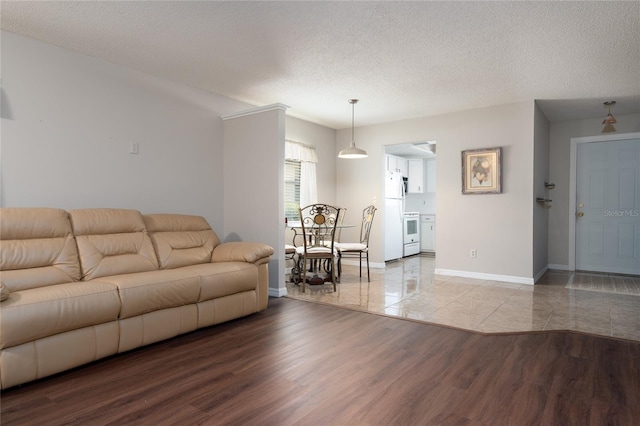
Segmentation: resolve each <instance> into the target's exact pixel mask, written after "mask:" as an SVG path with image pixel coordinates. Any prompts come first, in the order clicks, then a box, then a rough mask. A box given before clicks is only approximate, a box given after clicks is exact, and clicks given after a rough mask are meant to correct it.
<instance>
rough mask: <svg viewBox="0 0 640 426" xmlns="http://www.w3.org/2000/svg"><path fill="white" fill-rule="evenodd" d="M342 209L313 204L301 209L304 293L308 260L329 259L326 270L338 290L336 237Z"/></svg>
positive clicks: (334, 287)
mask: <svg viewBox="0 0 640 426" xmlns="http://www.w3.org/2000/svg"><path fill="white" fill-rule="evenodd" d="M340 213H341V211H340V208H338V207H334V206H331V205H328V204H311V205H308V206H306V207H303V208H301V209H300V225H301V228H302V235H303V242H304V243H303V246H302V247H299V248H298V253H299V255H300V257H301V258H302V259H301V260H302V291H303V292H304V291H305V287H306V273H307V267H306V263H307V260H309V259H311V260H313V259H327V261H328V262H327V266H326V270H327V272H328V273H330V274H331V282H332V283H333V290H334V291H335V290H336V281H337V280H336V268H335V259H336V257H337V256H338V252H337V250H336V249H335V247H334V245H335V236H336V229H337V224H338V221H339V220H340Z"/></svg>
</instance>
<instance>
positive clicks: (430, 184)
mask: <svg viewBox="0 0 640 426" xmlns="http://www.w3.org/2000/svg"><path fill="white" fill-rule="evenodd" d="M424 163H425V167H426V169H427V182H426V189H427V191H426V192H436V159H435V158H432V159H428V160H425V162H424Z"/></svg>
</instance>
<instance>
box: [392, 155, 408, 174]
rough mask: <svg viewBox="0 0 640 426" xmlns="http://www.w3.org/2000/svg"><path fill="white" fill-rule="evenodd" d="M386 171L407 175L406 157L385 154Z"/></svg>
mask: <svg viewBox="0 0 640 426" xmlns="http://www.w3.org/2000/svg"><path fill="white" fill-rule="evenodd" d="M387 171H389V172H400V173H402V176H403V177H407V176H408V175H407V159H406V158H402V157H396V156H395V155H387Z"/></svg>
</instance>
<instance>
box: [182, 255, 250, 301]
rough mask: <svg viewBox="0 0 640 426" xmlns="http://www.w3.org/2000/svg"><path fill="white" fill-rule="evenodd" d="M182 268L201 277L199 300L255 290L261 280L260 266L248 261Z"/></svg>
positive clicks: (185, 271)
mask: <svg viewBox="0 0 640 426" xmlns="http://www.w3.org/2000/svg"><path fill="white" fill-rule="evenodd" d="M180 270H182V271H184V273H189V274H194V275H196V276H198V277H199V279H200V297H199V299H198V301H199V302H202V301H204V300H210V299H216V298H218V297H224V296H229V295H231V294H236V293H242V292H243V291H249V290H255V289H256V287H257V285H258V281H259V280H258V266H256V265H254V264H251V263H246V262H219V263H207V264H202V265H192V266H185V267H184V268H181V269H180Z"/></svg>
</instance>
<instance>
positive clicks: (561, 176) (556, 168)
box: [549, 111, 640, 269]
mask: <svg viewBox="0 0 640 426" xmlns="http://www.w3.org/2000/svg"><path fill="white" fill-rule="evenodd" d="M614 113H615V111H614ZM614 115H615V117H616V120H618V122H617V123H616V124H615V128H616V130H617V132H616V133H633V132H640V114H626V115H618V114H614ZM602 118H603V117H599V118H591V119H586V120H574V121H562V122H556V123H551V128H550V158H549V179H550V180H551V181H552V182H553V183H555V184H556V188H555V189H554V190H553V191H551V192H550V195H551V199H552V200H553V207H552V208H551V209H550V210H549V265H550V267H551V268H555V269H567V268H568V265H569V214H570V211H571V210H572V209H573V206H570V205H569V190H570V188H569V166H570V162H569V160H570V147H571V138H578V137H585V136H596V135H602V133H601V132H602ZM574 211H575V210H574Z"/></svg>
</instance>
